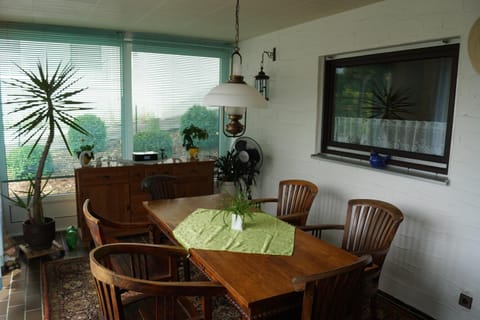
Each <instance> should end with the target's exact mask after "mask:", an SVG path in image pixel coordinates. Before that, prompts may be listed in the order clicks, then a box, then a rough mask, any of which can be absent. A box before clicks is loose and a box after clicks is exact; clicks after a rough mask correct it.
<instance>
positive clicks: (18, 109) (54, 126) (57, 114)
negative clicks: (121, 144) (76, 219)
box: [5, 62, 90, 249]
mask: <svg viewBox="0 0 480 320" xmlns="http://www.w3.org/2000/svg"><path fill="white" fill-rule="evenodd" d="M17 67H18V68H19V69H20V71H21V72H22V74H23V75H24V76H25V77H26V79H12V80H11V81H5V83H6V84H8V85H11V86H13V87H16V88H18V89H21V90H23V91H24V92H23V93H21V94H15V95H12V97H13V99H12V100H10V101H8V102H7V103H6V104H10V105H14V106H15V108H14V110H13V111H12V112H11V113H25V116H24V117H23V118H22V119H21V120H19V121H18V122H16V123H14V124H13V125H12V126H11V128H15V129H16V137H17V138H19V137H23V141H24V142H23V144H22V145H25V144H26V143H28V142H30V141H34V144H33V146H32V149H31V151H30V153H29V156H30V155H31V154H32V152H33V150H34V149H35V148H36V147H40V145H39V141H45V145H44V148H43V150H42V155H41V157H40V160H39V162H38V167H37V171H36V173H35V176H34V177H32V178H31V180H30V187H29V189H28V190H26V191H23V192H19V193H17V194H16V195H15V198H14V199H11V200H12V201H13V202H14V203H15V204H17V205H19V206H22V203H21V201H20V202H19V200H20V199H21V197H20V196H19V194H20V193H23V194H24V195H25V199H26V202H23V204H24V205H25V209H26V210H27V212H28V219H27V220H26V221H25V222H24V223H23V233H24V240H25V242H26V243H27V244H28V245H29V246H30V247H31V248H32V249H47V248H50V246H51V244H52V241H53V239H54V238H55V221H54V220H53V219H52V218H49V217H45V215H44V212H43V202H42V200H43V199H44V198H45V196H46V194H45V192H44V188H45V184H42V179H43V170H44V168H45V162H46V160H47V156H48V153H49V151H50V147H51V145H52V143H53V141H54V138H55V132H56V130H58V131H59V133H60V136H61V137H62V139H63V142H64V144H65V146H66V147H67V150H68V152H69V154H70V155H72V152H71V150H70V147H69V146H68V143H67V141H66V138H65V134H64V132H63V129H62V125H64V126H67V127H70V128H73V129H75V130H77V131H79V132H81V133H82V134H85V135H89V133H88V131H86V130H85V129H84V128H82V127H81V126H80V125H79V124H78V123H77V122H75V120H74V118H73V117H72V115H71V113H72V112H73V111H79V110H87V109H90V108H87V107H80V106H79V104H82V103H83V102H79V101H74V100H71V98H72V97H73V96H74V95H76V94H78V93H80V92H82V91H84V90H85V89H86V88H81V89H72V87H73V86H74V85H75V84H76V83H77V82H78V80H79V79H76V78H74V76H75V74H76V71H75V69H74V67H73V66H72V65H71V64H65V65H62V63H59V64H58V66H57V67H56V69H55V71H54V72H53V74H51V73H49V70H48V66H47V67H43V66H42V64H41V63H40V62H39V63H38V64H37V72H36V73H35V72H33V71H27V70H25V69H24V68H22V67H20V66H18V65H17ZM44 139H45V140H44ZM47 180H48V179H47ZM45 183H46V182H45Z"/></svg>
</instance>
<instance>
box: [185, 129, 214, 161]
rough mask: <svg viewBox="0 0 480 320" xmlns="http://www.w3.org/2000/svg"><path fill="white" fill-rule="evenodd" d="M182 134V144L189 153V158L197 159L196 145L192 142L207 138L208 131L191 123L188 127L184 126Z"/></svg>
mask: <svg viewBox="0 0 480 320" xmlns="http://www.w3.org/2000/svg"><path fill="white" fill-rule="evenodd" d="M182 135H183V144H182V146H184V147H185V149H186V150H187V151H188V152H189V153H190V159H192V160H194V159H197V156H198V150H199V148H198V146H196V145H195V143H194V142H193V140H194V139H196V140H205V139H207V138H208V132H207V131H206V130H205V129H202V128H199V127H197V126H195V125H193V124H191V125H190V126H189V127H186V128H185V129H183V131H182Z"/></svg>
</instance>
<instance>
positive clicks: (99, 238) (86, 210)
mask: <svg viewBox="0 0 480 320" xmlns="http://www.w3.org/2000/svg"><path fill="white" fill-rule="evenodd" d="M83 216H84V217H85V223H86V224H87V226H88V229H89V230H90V235H91V236H92V240H93V242H94V244H95V247H97V246H100V245H103V244H106V243H107V242H108V241H107V237H106V235H105V232H104V231H103V228H102V222H101V218H100V217H98V216H97V215H96V214H95V213H94V212H93V211H91V210H90V199H85V201H84V202H83Z"/></svg>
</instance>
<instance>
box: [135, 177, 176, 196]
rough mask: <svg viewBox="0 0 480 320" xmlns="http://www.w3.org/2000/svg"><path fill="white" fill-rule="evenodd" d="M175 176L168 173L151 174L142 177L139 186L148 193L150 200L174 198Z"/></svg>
mask: <svg viewBox="0 0 480 320" xmlns="http://www.w3.org/2000/svg"><path fill="white" fill-rule="evenodd" d="M176 179H177V178H176V177H174V176H169V175H153V176H147V177H145V178H143V180H142V182H141V185H140V188H141V189H142V191H144V192H148V193H150V196H151V197H152V200H161V199H173V198H175V181H176Z"/></svg>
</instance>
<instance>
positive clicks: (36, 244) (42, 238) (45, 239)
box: [23, 217, 55, 250]
mask: <svg viewBox="0 0 480 320" xmlns="http://www.w3.org/2000/svg"><path fill="white" fill-rule="evenodd" d="M23 239H24V240H25V242H26V243H27V244H28V246H29V247H30V249H32V250H43V249H49V248H50V247H51V246H52V241H53V240H54V239H55V220H53V219H52V218H47V217H45V223H44V224H33V223H31V221H30V220H27V221H25V222H24V223H23Z"/></svg>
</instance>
